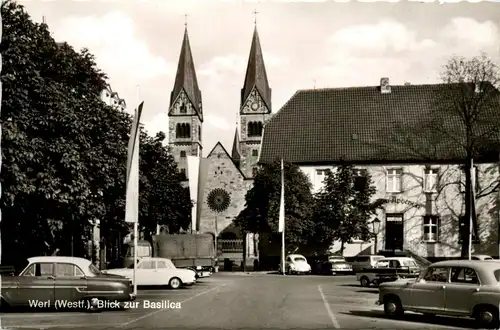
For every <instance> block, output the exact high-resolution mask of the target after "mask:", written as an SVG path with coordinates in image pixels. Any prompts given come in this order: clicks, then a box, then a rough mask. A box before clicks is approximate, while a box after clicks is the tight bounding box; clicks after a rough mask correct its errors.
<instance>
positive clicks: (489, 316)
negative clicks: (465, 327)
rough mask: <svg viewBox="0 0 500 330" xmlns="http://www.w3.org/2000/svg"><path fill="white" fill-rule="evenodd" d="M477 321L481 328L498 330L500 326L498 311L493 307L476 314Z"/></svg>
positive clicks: (482, 309)
mask: <svg viewBox="0 0 500 330" xmlns="http://www.w3.org/2000/svg"><path fill="white" fill-rule="evenodd" d="M476 321H477V322H478V323H479V325H480V327H481V328H486V329H496V328H497V327H498V325H499V320H498V309H496V308H495V307H493V306H485V307H481V308H480V309H479V310H478V311H477V313H476Z"/></svg>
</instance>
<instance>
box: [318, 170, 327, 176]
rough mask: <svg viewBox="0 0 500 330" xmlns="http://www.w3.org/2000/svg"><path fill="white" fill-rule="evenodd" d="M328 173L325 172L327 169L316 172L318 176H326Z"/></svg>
mask: <svg viewBox="0 0 500 330" xmlns="http://www.w3.org/2000/svg"><path fill="white" fill-rule="evenodd" d="M326 171H328V170H325V169H320V170H316V175H317V176H325V175H326Z"/></svg>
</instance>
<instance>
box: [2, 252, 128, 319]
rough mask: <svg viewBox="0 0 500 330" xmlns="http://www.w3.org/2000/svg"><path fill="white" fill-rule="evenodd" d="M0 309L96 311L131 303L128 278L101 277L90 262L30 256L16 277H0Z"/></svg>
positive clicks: (57, 257)
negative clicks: (25, 308)
mask: <svg viewBox="0 0 500 330" xmlns="http://www.w3.org/2000/svg"><path fill="white" fill-rule="evenodd" d="M1 283H2V290H1V299H2V308H5V307H18V306H19V307H31V308H41V309H45V308H55V309H82V310H88V311H99V310H102V309H110V308H111V309H113V308H122V307H123V302H126V301H132V300H135V298H136V297H135V295H134V294H133V287H132V283H131V281H130V280H129V279H127V278H125V277H123V276H118V275H111V274H104V273H102V272H101V271H100V270H99V269H97V268H96V267H95V266H94V265H93V264H92V262H91V261H90V260H87V259H83V258H76V257H60V256H50V257H33V258H29V259H28V266H27V267H26V268H25V269H24V270H23V271H22V272H21V273H20V274H19V275H18V276H3V275H2V282H1Z"/></svg>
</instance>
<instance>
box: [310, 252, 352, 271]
mask: <svg viewBox="0 0 500 330" xmlns="http://www.w3.org/2000/svg"><path fill="white" fill-rule="evenodd" d="M307 261H308V262H309V265H311V273H312V274H317V275H346V274H352V273H353V271H352V267H351V265H350V264H349V263H348V262H347V261H346V260H345V259H344V257H342V256H318V257H312V258H308V259H307Z"/></svg>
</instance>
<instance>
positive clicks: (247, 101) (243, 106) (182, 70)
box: [168, 27, 271, 179]
mask: <svg viewBox="0 0 500 330" xmlns="http://www.w3.org/2000/svg"><path fill="white" fill-rule="evenodd" d="M203 115H204V108H203V100H202V95H201V90H200V88H199V86H198V79H197V77H196V70H195V66H194V61H193V54H192V52H191V46H190V44H189V37H188V31H187V27H186V29H185V31H184V39H183V41H182V47H181V53H180V56H179V63H178V66H177V74H176V77H175V83H174V88H173V90H172V92H171V94H170V107H169V111H168V116H169V140H168V141H169V146H170V150H171V152H172V154H173V156H174V158H175V160H176V162H177V164H178V168H179V171H180V172H181V173H184V174H185V173H186V172H187V156H200V157H201V156H202V149H203V141H202V136H203V135H202V132H203ZM270 117H271V88H269V82H268V80H267V74H266V68H265V65H264V58H263V54H262V49H261V46H260V41H259V34H258V33H257V27H255V30H254V32H253V37H252V45H251V48H250V56H249V58H248V64H247V70H246V75H245V81H244V84H243V88H242V89H241V101H240V110H239V127H236V132H235V136H234V142H233V146H232V152H231V155H230V157H231V158H232V160H233V162H234V164H235V165H236V166H237V167H238V168H239V170H240V171H241V173H242V174H243V175H244V176H245V177H246V178H247V179H250V178H253V177H254V175H255V172H256V170H257V161H258V158H259V152H260V144H261V140H262V129H263V126H264V124H265V123H266V121H267V120H268V119H270Z"/></svg>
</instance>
